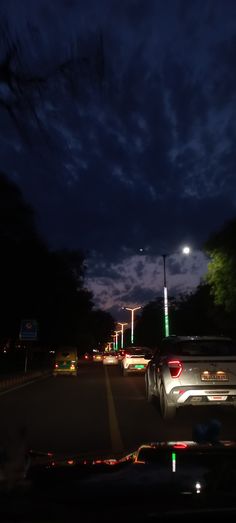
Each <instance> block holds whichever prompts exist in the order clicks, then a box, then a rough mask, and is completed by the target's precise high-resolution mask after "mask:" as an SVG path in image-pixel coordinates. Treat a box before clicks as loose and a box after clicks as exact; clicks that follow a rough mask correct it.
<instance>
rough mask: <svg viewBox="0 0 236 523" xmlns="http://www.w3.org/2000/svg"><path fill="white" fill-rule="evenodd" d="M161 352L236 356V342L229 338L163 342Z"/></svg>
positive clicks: (183, 354)
mask: <svg viewBox="0 0 236 523" xmlns="http://www.w3.org/2000/svg"><path fill="white" fill-rule="evenodd" d="M161 352H165V353H166V352H168V353H170V354H176V355H177V354H178V355H182V356H236V344H235V343H233V342H232V341H229V340H191V341H178V342H177V343H166V344H165V343H163V345H162V350H161Z"/></svg>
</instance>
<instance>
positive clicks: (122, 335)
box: [117, 321, 128, 349]
mask: <svg viewBox="0 0 236 523" xmlns="http://www.w3.org/2000/svg"><path fill="white" fill-rule="evenodd" d="M117 323H118V325H121V349H123V348H124V326H125V325H128V323H121V322H120V321H118V322H117Z"/></svg>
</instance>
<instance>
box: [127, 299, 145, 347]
mask: <svg viewBox="0 0 236 523" xmlns="http://www.w3.org/2000/svg"><path fill="white" fill-rule="evenodd" d="M124 308H125V309H126V310H127V311H131V345H133V343H134V312H135V311H137V310H139V309H141V308H142V307H133V308H132V307H124Z"/></svg>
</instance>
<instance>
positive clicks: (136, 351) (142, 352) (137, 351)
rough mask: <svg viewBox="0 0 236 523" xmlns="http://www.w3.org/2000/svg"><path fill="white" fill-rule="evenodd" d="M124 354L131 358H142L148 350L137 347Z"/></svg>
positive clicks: (127, 350)
mask: <svg viewBox="0 0 236 523" xmlns="http://www.w3.org/2000/svg"><path fill="white" fill-rule="evenodd" d="M125 352H126V354H128V355H133V356H144V355H145V354H147V353H148V354H149V353H150V349H148V348H147V347H137V348H135V347H134V348H131V349H126V350H125Z"/></svg>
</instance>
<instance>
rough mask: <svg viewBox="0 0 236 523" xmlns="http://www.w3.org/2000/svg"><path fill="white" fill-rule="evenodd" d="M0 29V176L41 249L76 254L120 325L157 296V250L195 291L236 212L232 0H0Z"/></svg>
mask: <svg viewBox="0 0 236 523" xmlns="http://www.w3.org/2000/svg"><path fill="white" fill-rule="evenodd" d="M0 23H1V39H0V63H1V64H4V62H5V61H6V59H7V57H9V52H10V53H11V59H10V62H9V64H10V66H9V67H10V71H11V73H12V76H13V79H14V78H17V82H18V83H17V89H15V84H14V82H15V80H13V84H12V85H11V86H10V87H9V83H8V81H7V79H6V78H5V76H4V75H1V76H0V132H1V140H0V159H1V171H2V172H4V173H6V174H7V176H8V177H9V178H10V179H11V180H13V181H15V182H16V183H17V184H18V185H19V186H20V188H21V190H22V192H23V195H24V197H25V199H26V201H27V202H29V203H30V204H31V205H32V206H33V208H34V210H35V212H36V219H37V224H38V227H39V230H40V232H41V233H42V235H43V237H44V238H45V239H46V240H47V242H48V245H49V246H50V247H52V248H63V247H67V248H71V249H77V248H81V249H83V250H84V252H85V254H86V257H87V265H88V272H87V285H88V286H89V288H91V289H92V290H93V292H94V301H95V303H96V305H97V306H100V307H102V308H106V309H109V310H111V311H112V312H113V313H114V315H115V317H117V318H118V317H120V318H121V317H122V318H123V317H124V316H122V315H121V313H120V312H119V310H120V308H121V307H122V306H125V305H127V306H130V305H131V306H132V305H134V306H135V305H144V304H145V303H147V302H148V301H150V300H151V299H154V298H155V297H156V296H157V295H160V293H161V289H162V284H163V269H162V259H161V258H160V255H161V254H162V253H169V254H171V253H173V254H172V256H171V257H170V258H169V259H168V287H169V292H170V293H172V294H178V293H180V292H183V291H186V290H190V289H191V288H194V287H195V286H196V285H197V284H198V283H199V281H200V279H201V278H202V277H203V276H204V273H205V272H206V268H207V260H206V258H205V257H204V255H203V254H202V251H201V249H202V246H203V244H204V242H205V241H206V240H207V238H208V236H209V235H210V234H211V233H212V232H214V231H216V230H217V229H218V228H220V227H221V226H222V225H223V224H224V222H225V221H226V220H228V219H230V218H232V217H233V216H235V198H236V197H235V189H236V174H235V173H236V145H235V144H236V2H235V0H232V1H231V0H224V1H223V0H211V1H207V0H195V1H194V2H193V1H190V0H165V1H164V0H160V1H159V0H28V1H27V0H20V1H19V0H7V1H3V0H1V1H0ZM16 49H17V52H16ZM9 108H10V110H9ZM185 243H187V244H189V245H191V247H192V254H191V256H189V257H188V258H184V257H183V255H182V254H181V247H182V246H183V245H184V244H185ZM140 249H143V251H142V252H140ZM126 316H127V315H126ZM126 316H125V317H126Z"/></svg>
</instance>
